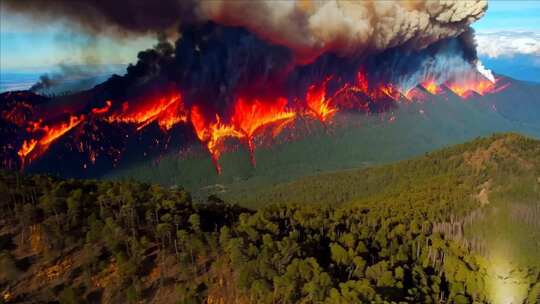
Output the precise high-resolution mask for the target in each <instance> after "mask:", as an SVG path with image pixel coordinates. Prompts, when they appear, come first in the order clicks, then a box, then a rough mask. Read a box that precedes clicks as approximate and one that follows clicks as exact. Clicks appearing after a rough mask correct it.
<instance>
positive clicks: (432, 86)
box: [420, 79, 443, 95]
mask: <svg viewBox="0 0 540 304" xmlns="http://www.w3.org/2000/svg"><path fill="white" fill-rule="evenodd" d="M420 85H421V86H422V87H423V88H424V89H425V90H426V91H428V92H429V93H430V94H432V95H439V94H441V93H442V92H443V90H442V89H441V88H440V87H439V85H438V84H437V83H436V82H435V80H433V79H428V80H426V81H424V82H422V83H421V84H420Z"/></svg>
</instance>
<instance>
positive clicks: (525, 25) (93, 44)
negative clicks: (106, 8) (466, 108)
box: [0, 0, 540, 71]
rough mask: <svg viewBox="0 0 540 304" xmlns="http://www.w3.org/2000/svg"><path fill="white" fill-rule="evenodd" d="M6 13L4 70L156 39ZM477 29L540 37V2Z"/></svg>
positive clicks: (102, 58) (492, 8) (122, 53)
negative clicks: (102, 33)
mask: <svg viewBox="0 0 540 304" xmlns="http://www.w3.org/2000/svg"><path fill="white" fill-rule="evenodd" d="M4 11H5V10H1V11H0V70H2V71H7V70H14V69H15V70H20V69H28V68H31V69H47V68H49V67H51V66H54V65H58V64H60V63H64V64H83V63H102V64H111V63H115V64H116V63H129V62H133V61H135V59H136V54H137V52H138V51H139V50H141V49H144V48H148V47H151V46H152V45H153V43H154V41H155V39H153V37H142V38H139V39H133V38H130V39H125V40H121V41H118V40H116V39H110V38H106V37H102V38H98V39H89V38H87V37H84V36H82V35H80V34H77V33H76V32H75V31H66V29H70V28H72V26H67V25H66V24H61V23H57V24H46V25H44V24H35V23H33V22H32V21H31V19H28V18H26V17H24V16H16V15H8V14H6V13H5V12H4ZM474 28H475V29H476V30H477V32H478V33H487V32H500V31H521V32H537V33H538V32H540V1H502V0H492V1H490V2H489V10H488V12H487V14H486V16H484V18H483V19H481V20H480V21H479V22H477V23H476V24H475V25H474ZM524 35H526V34H524ZM525 38H526V37H525ZM490 40H491V39H485V41H490ZM539 43H540V42H539ZM517 49H520V48H517ZM533 51H534V50H533Z"/></svg>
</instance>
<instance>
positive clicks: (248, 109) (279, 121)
mask: <svg viewBox="0 0 540 304" xmlns="http://www.w3.org/2000/svg"><path fill="white" fill-rule="evenodd" d="M286 106H287V99H285V98H282V97H280V98H277V99H275V100H272V101H270V102H262V101H261V100H259V99H255V100H253V101H249V102H248V101H247V100H245V99H243V98H239V99H238V100H237V101H236V103H235V106H234V113H233V116H232V118H231V122H232V124H233V126H234V128H235V129H236V130H238V131H239V132H240V133H242V134H243V137H244V139H245V140H246V142H247V145H248V148H249V154H250V158H251V162H252V164H253V165H255V158H254V156H253V153H254V150H255V146H254V143H253V137H254V136H255V135H256V134H257V133H258V132H260V131H261V130H263V129H264V128H266V127H267V126H269V125H273V126H274V130H273V131H274V132H273V136H277V134H279V133H280V132H281V130H282V129H283V127H284V126H285V125H286V124H288V123H289V122H291V121H292V120H293V119H294V117H295V116H296V113H295V112H293V111H289V110H287V109H286Z"/></svg>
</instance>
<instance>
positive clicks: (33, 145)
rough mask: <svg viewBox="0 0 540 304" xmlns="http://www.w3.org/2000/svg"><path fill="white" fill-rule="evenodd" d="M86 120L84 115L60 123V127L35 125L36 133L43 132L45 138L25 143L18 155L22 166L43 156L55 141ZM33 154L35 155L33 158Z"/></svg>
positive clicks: (33, 139) (71, 117)
mask: <svg viewBox="0 0 540 304" xmlns="http://www.w3.org/2000/svg"><path fill="white" fill-rule="evenodd" d="M84 120H85V116H84V115H81V116H74V115H72V116H70V118H69V121H67V122H63V123H60V124H58V125H53V126H51V127H49V126H47V125H46V126H44V127H41V126H40V125H39V124H37V125H36V124H34V128H35V129H34V131H41V132H42V133H43V136H42V137H41V138H39V139H35V138H32V139H30V140H28V141H27V140H25V141H24V142H23V145H22V147H21V148H20V149H19V151H18V152H17V154H18V155H19V157H20V158H21V162H22V164H23V165H24V164H25V163H26V161H27V160H31V159H33V158H35V157H38V156H39V155H41V154H43V153H44V152H45V151H46V150H47V149H48V148H49V146H50V145H51V144H52V143H53V142H54V141H56V140H57V139H59V138H60V137H62V136H63V135H64V134H66V133H67V132H69V131H70V130H71V129H73V128H75V127H76V126H78V125H79V124H80V123H81V122H83V121H84ZM32 154H35V155H33V156H32Z"/></svg>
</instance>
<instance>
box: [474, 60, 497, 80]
mask: <svg viewBox="0 0 540 304" xmlns="http://www.w3.org/2000/svg"><path fill="white" fill-rule="evenodd" d="M476 70H477V71H478V72H479V73H480V74H482V75H484V77H486V78H487V79H489V81H491V82H493V83H495V76H493V72H491V70H489V69H487V68H486V67H485V66H484V64H483V63H482V61H480V60H478V61H476Z"/></svg>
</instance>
